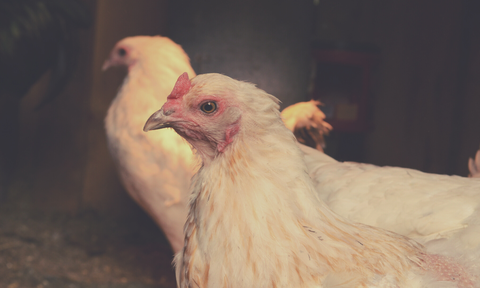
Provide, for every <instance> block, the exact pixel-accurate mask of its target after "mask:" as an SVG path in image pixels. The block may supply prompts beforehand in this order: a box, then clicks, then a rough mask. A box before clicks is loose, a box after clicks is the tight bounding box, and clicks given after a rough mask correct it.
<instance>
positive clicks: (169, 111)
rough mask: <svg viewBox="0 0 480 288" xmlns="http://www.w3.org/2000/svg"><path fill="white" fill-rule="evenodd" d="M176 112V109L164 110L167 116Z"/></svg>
mask: <svg viewBox="0 0 480 288" xmlns="http://www.w3.org/2000/svg"><path fill="white" fill-rule="evenodd" d="M174 112H175V109H170V110H164V111H163V115H165V116H170V115H172V114H173V113H174Z"/></svg>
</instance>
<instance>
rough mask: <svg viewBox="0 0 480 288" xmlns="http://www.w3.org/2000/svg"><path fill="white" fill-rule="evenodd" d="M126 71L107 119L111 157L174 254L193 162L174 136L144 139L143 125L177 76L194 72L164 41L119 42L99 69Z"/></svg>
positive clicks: (157, 38)
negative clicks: (113, 67)
mask: <svg viewBox="0 0 480 288" xmlns="http://www.w3.org/2000/svg"><path fill="white" fill-rule="evenodd" d="M111 66H126V67H128V75H127V76H126V78H125V80H124V82H123V84H122V86H121V87H120V90H119V91H118V94H117V96H116V97H115V99H114V100H113V101H112V104H111V106H110V108H109V110H108V113H107V117H106V118H105V128H106V132H107V138H108V144H109V148H110V152H111V154H112V156H113V158H114V159H115V161H116V163H117V165H118V170H119V173H120V177H121V180H122V183H123V185H124V187H125V189H126V190H127V191H128V193H129V194H130V196H131V197H132V198H133V199H134V200H135V201H136V202H137V203H138V204H139V205H140V206H141V207H142V208H143V209H144V210H145V211H147V213H148V214H149V215H150V216H151V217H152V218H153V219H154V220H155V221H156V223H157V224H158V225H159V226H160V227H161V228H162V229H163V231H164V233H165V235H166V237H167V239H168V240H169V242H170V244H171V246H172V248H173V250H174V251H179V250H180V249H181V247H183V231H182V230H183V229H182V227H183V224H184V223H185V219H186V215H187V199H188V192H189V189H188V188H189V183H190V178H191V176H192V175H193V172H194V167H195V160H194V156H193V154H192V151H191V149H190V147H189V145H188V144H187V143H186V142H185V141H184V140H183V139H182V138H181V137H180V136H178V135H177V134H176V133H175V132H174V131H172V130H164V131H161V133H149V134H147V133H144V132H143V131H142V127H143V124H144V123H145V119H146V118H147V117H148V116H149V115H150V114H151V113H152V112H153V111H155V109H158V107H161V106H162V105H163V103H165V101H166V100H167V96H168V94H169V93H170V91H171V90H172V87H173V85H174V84H175V80H176V79H177V77H178V75H180V74H181V73H183V72H185V71H187V72H188V73H190V75H195V72H194V71H193V70H192V68H191V66H190V61H189V59H188V56H187V55H186V54H185V52H184V51H183V49H182V48H181V47H180V46H179V45H177V44H175V43H174V42H173V41H171V40H170V39H168V38H166V37H160V36H155V37H149V36H136V37H129V38H125V39H123V40H121V41H119V42H118V43H117V44H116V45H115V47H114V48H113V50H112V52H111V54H110V58H109V59H108V60H106V61H105V64H104V66H103V69H107V68H108V67H111Z"/></svg>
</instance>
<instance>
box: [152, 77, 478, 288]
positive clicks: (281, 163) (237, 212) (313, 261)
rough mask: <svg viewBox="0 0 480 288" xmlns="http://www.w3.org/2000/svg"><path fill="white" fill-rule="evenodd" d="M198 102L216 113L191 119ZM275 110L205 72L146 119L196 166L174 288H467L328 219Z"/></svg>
mask: <svg viewBox="0 0 480 288" xmlns="http://www.w3.org/2000/svg"><path fill="white" fill-rule="evenodd" d="M207 101H215V102H216V103H217V105H218V109H217V110H216V112H215V113H212V114H211V115H210V114H209V115H206V114H205V113H203V114H202V112H200V109H201V107H202V105H203V104H202V103H206V102H207ZM278 107H279V106H278V100H277V99H276V98H275V97H273V96H271V95H269V94H267V93H265V92H264V91H262V90H260V89H257V88H256V87H255V86H254V85H252V84H248V83H244V82H240V81H236V80H233V79H231V78H229V77H226V76H223V75H219V74H205V75H200V76H197V77H196V78H194V79H193V80H192V86H191V89H190V91H189V92H187V93H186V94H185V95H183V96H182V97H180V98H176V99H171V100H169V101H167V103H166V104H165V105H164V106H163V108H162V109H161V110H159V111H158V112H156V113H155V114H154V115H152V116H151V118H150V119H149V120H148V121H147V124H146V130H148V129H152V128H165V127H173V128H174V129H175V130H176V131H177V132H178V133H179V134H180V135H182V136H183V137H185V138H186V139H187V141H189V142H190V143H191V144H192V146H193V147H195V148H196V151H197V152H198V153H199V155H200V156H201V157H202V161H203V165H202V167H201V168H200V170H199V171H198V173H197V174H196V175H195V176H194V178H193V183H192V188H191V189H192V196H191V200H190V212H189V216H188V219H187V222H186V224H185V235H186V237H185V246H184V249H183V251H181V252H180V253H178V254H177V256H176V258H175V266H176V273H177V283H178V286H179V287H237V288H238V287H409V288H414V287H439V285H445V287H474V286H473V284H472V279H473V276H472V275H471V274H468V272H466V270H465V268H464V267H463V266H458V267H457V266H455V265H456V262H455V261H453V260H452V259H449V258H445V257H442V256H437V255H430V254H426V252H425V250H424V248H423V247H422V246H421V245H420V244H418V243H416V242H414V241H412V240H410V239H408V238H406V237H404V236H400V235H398V234H395V233H392V232H388V231H385V230H382V229H378V228H374V227H370V226H366V225H363V224H358V223H357V224H355V223H352V222H350V221H348V220H346V219H344V218H342V217H341V216H338V215H336V214H335V213H333V212H332V211H331V210H330V209H329V208H328V207H327V206H326V205H325V203H324V202H322V201H321V200H320V199H319V197H318V196H317V192H316V191H315V187H314V185H313V183H312V180H311V179H310V177H309V175H308V174H307V173H306V171H307V167H306V165H305V163H304V161H303V154H302V153H301V151H300V150H299V148H298V147H297V145H296V141H295V139H294V137H293V134H292V133H291V132H290V131H289V130H288V129H287V128H286V127H285V126H284V125H283V123H282V121H281V119H280V113H279V111H278ZM236 126H238V130H237V131H236V132H235V133H231V132H229V131H231V130H229V129H230V128H231V127H236ZM222 131H223V132H222ZM230 137H232V138H231V141H230V142H229V141H227V140H228V139H229V138H230ZM225 141H226V142H229V143H228V144H227V145H226V146H225V147H223V146H221V145H220V144H221V143H224V142H225ZM219 147H221V149H220V148H219ZM438 263H442V264H444V266H443V267H440V266H437V264H438ZM445 267H446V268H445ZM442 269H446V270H450V271H447V272H451V271H453V273H454V274H455V275H456V277H457V278H456V279H455V280H453V279H451V278H448V277H447V278H446V277H444V276H442V275H441V272H444V271H443V270H442ZM445 280H447V281H449V283H448V282H447V283H445ZM439 283H442V284H439ZM448 284H450V285H448ZM456 284H458V286H456ZM442 287H443V286H442Z"/></svg>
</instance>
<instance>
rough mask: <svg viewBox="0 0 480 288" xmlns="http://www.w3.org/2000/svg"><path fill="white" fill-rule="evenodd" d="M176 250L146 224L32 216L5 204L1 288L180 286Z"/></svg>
mask: <svg viewBox="0 0 480 288" xmlns="http://www.w3.org/2000/svg"><path fill="white" fill-rule="evenodd" d="M171 261H172V251H171V250H170V247H169V245H168V243H167V241H166V240H165V238H164V236H163V234H162V233H161V231H160V230H159V229H158V228H157V227H156V226H155V224H154V223H153V222H152V221H151V220H150V219H149V218H147V217H146V216H145V219H142V221H138V219H136V220H135V221H134V220H129V221H125V220H123V221H120V220H106V219H102V218H101V217H99V216H98V215H96V214H95V213H93V212H88V211H87V212H83V213H81V214H80V215H77V216H68V215H62V214H50V215H45V214H39V213H36V214H32V213H26V212H19V210H17V209H15V208H12V207H9V206H7V205H5V204H3V205H0V287H1V288H87V287H88V288H163V287H175V276H174V272H173V268H172V266H171Z"/></svg>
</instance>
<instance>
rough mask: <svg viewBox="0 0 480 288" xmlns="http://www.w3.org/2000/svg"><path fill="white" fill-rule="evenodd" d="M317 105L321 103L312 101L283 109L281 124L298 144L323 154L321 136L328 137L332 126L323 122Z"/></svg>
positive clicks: (323, 140)
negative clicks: (283, 124)
mask: <svg viewBox="0 0 480 288" xmlns="http://www.w3.org/2000/svg"><path fill="white" fill-rule="evenodd" d="M319 105H322V103H321V102H320V101H318V100H313V99H312V100H310V101H307V102H299V103H296V104H293V105H290V106H288V107H287V108H285V109H283V111H282V114H281V115H282V119H283V123H285V126H287V128H288V129H289V130H290V131H292V132H293V134H294V135H295V137H296V138H297V140H298V142H300V143H302V144H305V145H307V146H310V147H315V148H316V149H317V150H320V151H322V152H323V148H325V139H324V137H323V136H324V135H328V133H329V132H330V131H331V130H332V126H331V125H330V124H328V123H327V122H325V121H324V119H325V114H324V113H323V112H322V111H321V110H320V109H318V106H319Z"/></svg>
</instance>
